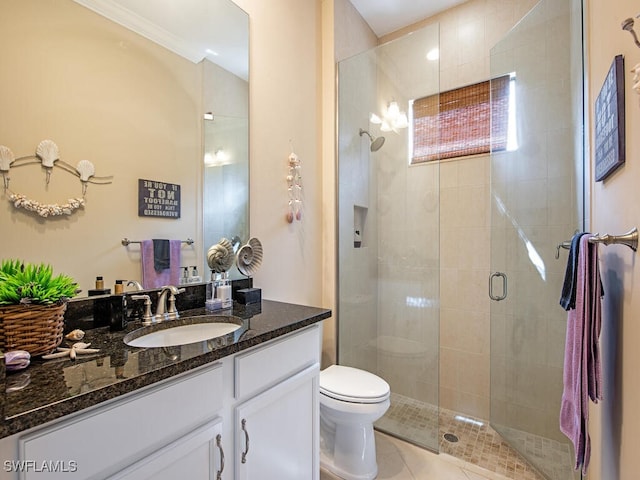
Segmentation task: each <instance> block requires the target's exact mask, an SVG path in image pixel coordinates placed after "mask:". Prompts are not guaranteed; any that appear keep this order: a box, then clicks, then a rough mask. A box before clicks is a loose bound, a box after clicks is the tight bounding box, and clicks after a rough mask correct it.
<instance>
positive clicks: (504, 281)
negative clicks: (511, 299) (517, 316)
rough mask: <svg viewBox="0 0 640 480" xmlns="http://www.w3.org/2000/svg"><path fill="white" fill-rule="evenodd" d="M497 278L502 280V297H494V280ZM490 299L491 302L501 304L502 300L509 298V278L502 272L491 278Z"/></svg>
mask: <svg viewBox="0 0 640 480" xmlns="http://www.w3.org/2000/svg"><path fill="white" fill-rule="evenodd" d="M495 277H501V278H502V295H494V294H493V279H494V278H495ZM489 298H490V299H491V300H495V301H496V302H499V301H500V300H504V299H505V298H507V276H506V275H505V274H504V273H502V272H495V273H492V274H491V275H490V276H489Z"/></svg>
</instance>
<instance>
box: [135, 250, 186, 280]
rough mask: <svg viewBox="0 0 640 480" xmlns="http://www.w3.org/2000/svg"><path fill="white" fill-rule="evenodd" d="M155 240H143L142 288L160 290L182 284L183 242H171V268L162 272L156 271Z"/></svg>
mask: <svg viewBox="0 0 640 480" xmlns="http://www.w3.org/2000/svg"><path fill="white" fill-rule="evenodd" d="M153 244H154V242H153V240H143V241H142V242H141V248H140V259H141V263H142V287H143V288H160V287H162V286H164V285H178V283H179V282H180V249H181V248H182V241H181V240H169V268H165V269H163V270H161V271H156V269H155V255H154V245H153Z"/></svg>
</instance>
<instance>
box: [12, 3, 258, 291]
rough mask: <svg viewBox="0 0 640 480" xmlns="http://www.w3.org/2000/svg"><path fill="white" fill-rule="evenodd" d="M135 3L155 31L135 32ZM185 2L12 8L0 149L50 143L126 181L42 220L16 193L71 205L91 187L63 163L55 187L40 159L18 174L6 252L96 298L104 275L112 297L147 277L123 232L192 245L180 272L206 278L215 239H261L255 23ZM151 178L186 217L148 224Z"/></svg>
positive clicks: (227, 10) (73, 161) (28, 151)
mask: <svg viewBox="0 0 640 480" xmlns="http://www.w3.org/2000/svg"><path fill="white" fill-rule="evenodd" d="M80 3H82V5H81V4H80ZM149 7H151V8H149ZM129 8H132V9H134V11H135V14H136V15H134V16H133V17H136V18H137V19H138V20H140V19H142V20H143V22H142V26H144V25H146V26H148V25H155V27H156V28H155V30H154V29H151V30H154V31H155V33H153V34H152V33H149V31H148V30H142V29H141V28H142V26H141V24H140V23H138V24H136V23H135V22H134V23H133V24H128V23H127V21H126V17H127V9H129ZM176 8H178V6H177V5H176V2H171V1H154V2H141V1H135V0H82V1H80V0H78V1H73V0H54V1H51V2H42V1H40V0H21V1H20V2H3V4H2V6H1V7H0V60H1V61H2V64H3V68H2V69H0V105H2V115H0V145H4V146H6V147H8V148H10V149H11V151H12V152H13V153H14V154H15V157H21V156H25V155H34V154H35V149H36V147H37V145H38V144H39V143H40V142H41V141H42V140H45V139H50V140H52V141H54V142H55V144H56V145H57V146H58V147H59V153H60V155H59V159H60V160H62V161H64V162H65V163H67V164H70V165H72V166H75V165H77V164H78V162H80V161H81V160H89V161H90V162H91V163H92V164H93V165H95V169H96V175H113V177H114V178H113V182H112V183H111V184H108V185H96V184H89V185H88V188H87V192H86V195H85V198H84V200H85V205H84V207H83V208H80V209H78V210H76V211H74V212H73V214H71V215H61V216H57V217H49V218H41V217H38V216H37V215H34V214H33V212H28V211H25V210H24V209H18V208H16V207H14V205H13V204H12V203H10V202H9V196H10V195H11V193H20V194H23V195H26V196H27V197H29V198H31V199H34V200H36V201H38V202H40V203H43V204H56V203H57V204H61V203H65V202H67V200H68V199H70V198H75V197H82V184H81V182H80V181H79V179H77V178H75V177H74V176H73V175H68V174H67V175H65V174H61V173H60V171H59V169H57V168H54V169H53V170H52V174H51V178H50V180H49V182H48V183H47V179H46V174H45V173H46V172H45V168H43V167H42V166H41V165H37V164H32V165H28V166H21V167H19V168H13V167H12V168H11V169H10V175H9V176H10V183H9V188H8V189H2V188H1V187H0V224H2V225H3V229H2V230H3V235H2V237H3V238H2V240H1V241H0V244H1V246H2V256H1V257H2V258H20V259H23V260H25V261H29V262H45V263H50V264H52V265H53V267H54V271H55V272H60V273H65V274H67V275H70V276H72V277H73V278H74V279H76V281H78V283H79V285H80V288H81V289H82V290H83V292H84V293H81V295H84V294H86V292H87V290H89V289H92V288H94V282H95V279H96V277H97V276H102V277H103V278H104V283H105V287H110V288H112V289H113V285H114V283H115V281H116V280H118V279H124V280H140V277H141V265H140V245H139V244H135V243H132V244H130V245H129V246H126V247H125V246H123V245H122V243H121V240H122V239H123V238H128V239H130V240H133V241H139V240H145V239H152V238H167V239H181V240H186V239H188V238H193V239H194V240H195V242H194V243H193V244H192V245H188V244H186V243H184V244H183V247H182V249H181V255H180V257H181V259H180V267H182V266H193V265H195V266H198V268H199V269H200V271H201V272H202V273H201V274H202V276H203V277H204V279H205V280H206V279H208V270H206V269H205V265H206V263H205V261H204V252H206V250H207V249H208V247H209V246H210V245H211V244H212V243H215V242H217V241H218V240H219V238H216V237H218V236H231V237H233V236H239V237H240V238H241V240H242V241H246V240H247V239H248V231H247V230H248V227H247V225H248V126H247V125H248V58H249V57H248V35H249V33H248V16H247V15H246V13H245V12H243V11H242V10H241V9H240V8H238V7H237V6H236V5H235V4H234V3H233V2H232V1H230V0H188V1H187V0H185V1H184V2H180V3H179V12H177V11H176V10H175V9H176ZM136 9H139V10H136ZM123 10H124V12H125V14H124V15H123ZM113 12H116V13H117V15H116V14H114V13H113ZM129 13H130V12H129ZM178 13H179V14H178ZM113 15H115V16H113ZM145 15H147V17H146V18H145ZM105 16H109V17H110V18H113V19H108V18H106V17H105ZM116 17H117V18H116ZM123 18H124V19H125V20H123ZM132 28H133V29H134V30H136V31H132V30H131V29H132ZM137 31H140V32H143V34H140V33H136V32H137ZM158 32H160V33H161V35H159V36H157V33H158ZM187 33H189V35H190V34H191V33H196V34H198V35H196V36H195V38H187V35H186V34H187ZM212 34H215V35H213V36H212ZM154 35H155V36H154ZM203 39H204V40H203ZM203 50H204V52H203ZM205 112H211V113H212V114H213V118H214V120H213V121H211V124H212V125H214V126H215V128H208V127H207V121H206V120H204V113H205ZM218 147H221V148H220V149H219V148H218ZM216 150H223V152H228V155H229V157H228V163H227V164H225V165H221V166H215V167H214V166H211V167H207V166H206V165H205V158H209V157H210V156H211V155H213V156H214V157H215V154H216ZM219 156H220V157H221V158H222V154H220V153H219ZM62 173H64V172H62ZM139 179H148V180H153V181H158V182H165V183H167V184H177V185H180V187H181V198H180V216H179V218H150V217H139V216H138V202H139V192H138V180H139ZM211 222H215V224H214V223H211ZM205 232H206V235H208V236H209V238H207V237H206V236H205Z"/></svg>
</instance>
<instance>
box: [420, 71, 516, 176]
mask: <svg viewBox="0 0 640 480" xmlns="http://www.w3.org/2000/svg"><path fill="white" fill-rule="evenodd" d="M509 81H510V77H509V75H505V76H502V77H498V78H496V79H492V80H491V81H486V82H481V83H476V84H474V85H469V86H466V87H462V88H457V89H455V90H450V91H448V92H443V93H440V94H436V95H431V96H428V97H423V98H420V99H417V100H415V101H414V102H413V158H412V162H411V163H423V162H430V161H433V160H441V159H444V158H455V157H463V156H466V155H475V154H480V153H488V152H490V151H491V150H494V151H498V150H504V149H505V148H506V146H507V128H508V119H509ZM491 104H493V108H491ZM492 117H493V118H492Z"/></svg>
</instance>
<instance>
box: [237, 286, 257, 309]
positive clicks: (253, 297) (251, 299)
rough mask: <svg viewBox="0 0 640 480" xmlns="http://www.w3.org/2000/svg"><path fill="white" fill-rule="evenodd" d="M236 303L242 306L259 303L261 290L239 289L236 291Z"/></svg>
mask: <svg viewBox="0 0 640 480" xmlns="http://www.w3.org/2000/svg"><path fill="white" fill-rule="evenodd" d="M236 301H237V302H238V303H241V304H243V305H249V304H251V303H260V302H261V301H262V290H261V289H259V288H241V289H239V290H236Z"/></svg>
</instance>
